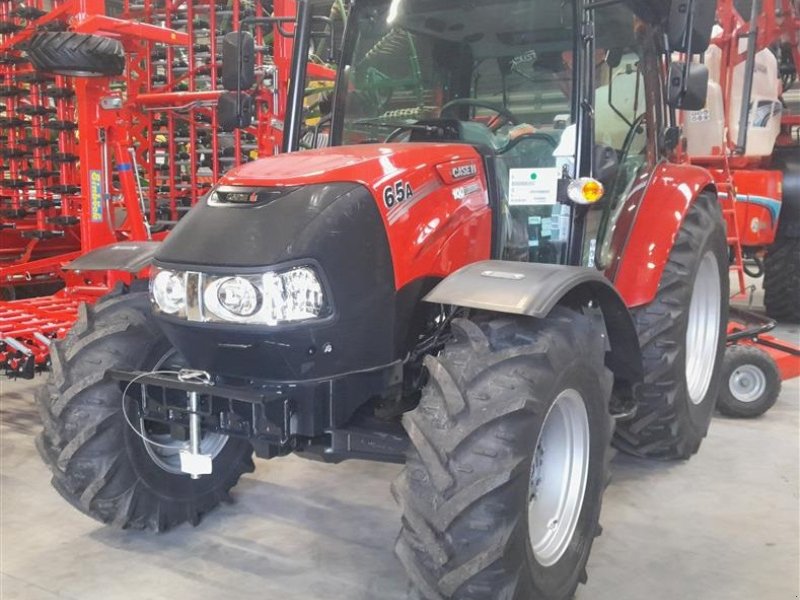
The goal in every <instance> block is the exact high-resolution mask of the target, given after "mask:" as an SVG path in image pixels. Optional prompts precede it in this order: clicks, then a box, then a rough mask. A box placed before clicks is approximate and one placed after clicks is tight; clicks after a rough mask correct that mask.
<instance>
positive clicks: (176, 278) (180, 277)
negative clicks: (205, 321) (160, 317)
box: [150, 269, 186, 315]
mask: <svg viewBox="0 0 800 600" xmlns="http://www.w3.org/2000/svg"><path fill="white" fill-rule="evenodd" d="M150 296H151V298H152V299H153V302H155V304H156V306H157V307H158V310H160V311H161V312H163V313H166V314H168V315H181V314H183V313H184V312H185V310H186V273H183V272H179V271H169V270H166V269H159V270H157V271H156V272H155V274H154V276H153V277H152V279H151V280H150Z"/></svg>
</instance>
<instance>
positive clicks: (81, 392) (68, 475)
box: [37, 290, 253, 531]
mask: <svg viewBox="0 0 800 600" xmlns="http://www.w3.org/2000/svg"><path fill="white" fill-rule="evenodd" d="M168 354H169V344H168V343H167V342H166V338H165V337H164V336H163V334H162V333H161V331H160V329H159V328H158V326H157V324H156V323H155V322H154V319H153V317H152V316H151V313H150V305H149V299H148V295H147V293H146V292H143V293H124V292H123V290H117V291H116V292H115V293H112V294H111V295H110V296H107V297H106V298H104V299H101V300H100V301H99V302H98V303H97V304H96V305H95V306H94V307H86V306H85V305H84V306H83V307H82V308H81V312H80V316H79V319H78V321H77V322H76V323H75V326H74V327H73V329H72V330H71V331H70V333H69V335H68V336H67V337H66V338H65V339H64V340H63V341H62V342H56V343H54V345H53V348H52V349H51V359H52V372H51V374H50V376H49V379H48V381H47V383H46V385H45V386H43V387H42V388H41V389H40V390H39V391H38V393H37V403H38V407H39V413H40V415H41V417H42V422H43V425H44V430H43V431H42V433H41V435H40V436H39V438H38V439H37V447H38V449H39V452H40V454H41V455H42V458H43V459H44V461H45V463H47V465H48V466H49V467H50V469H51V471H52V473H53V478H52V484H53V487H55V489H56V490H57V491H58V492H59V493H60V494H61V495H62V496H63V497H64V498H65V499H66V500H67V501H68V502H69V503H70V504H72V505H73V506H74V507H75V508H77V509H78V510H80V511H81V512H83V513H85V514H87V515H89V516H90V517H92V518H94V519H96V520H98V521H101V522H102V523H111V524H113V525H114V526H116V527H119V528H132V529H151V530H153V531H164V530H167V529H170V528H172V527H175V526H176V525H179V524H181V523H183V522H185V521H189V522H191V523H192V524H197V523H199V521H200V519H201V517H202V516H203V515H204V514H206V513H208V512H209V511H210V510H212V509H213V508H215V507H216V506H217V505H218V504H219V503H220V502H221V501H223V500H227V499H228V498H229V496H228V491H229V490H230V489H231V488H232V487H233V486H234V485H235V484H236V482H237V481H238V479H239V477H240V476H241V474H242V473H245V472H249V471H252V470H253V462H252V459H251V455H252V448H251V447H250V444H249V443H247V442H246V441H243V440H239V439H235V438H228V439H227V441H225V443H224V444H216V446H219V447H216V448H215V449H214V452H215V456H214V459H213V472H212V474H211V475H206V476H203V477H201V478H200V479H196V480H193V479H191V478H190V477H189V476H188V475H185V474H183V473H180V472H176V470H175V469H172V470H170V469H169V466H170V464H174V458H175V456H174V454H172V453H171V452H169V450H168V449H161V451H160V453H159V452H157V448H156V446H154V445H152V444H149V443H147V442H145V441H143V440H142V438H141V437H139V435H137V433H136V432H134V431H133V430H132V428H131V427H130V426H129V425H128V423H126V421H125V416H124V415H123V408H122V406H123V401H122V388H121V386H120V383H119V382H117V381H114V380H112V379H111V378H110V377H108V376H107V375H106V371H107V370H108V369H112V368H113V369H123V370H150V369H151V368H153V367H154V366H156V365H157V364H158V360H159V359H160V358H161V357H164V356H167V355H168ZM126 405H127V408H128V415H129V418H133V417H132V415H134V414H135V411H134V410H133V403H126ZM134 422H135V423H140V422H139V421H134ZM141 426H143V424H141ZM163 437H164V438H165V439H162V440H160V441H166V440H167V439H168V436H163ZM149 439H153V438H149ZM212 445H214V444H212ZM202 447H203V444H202V443H201V448H202Z"/></svg>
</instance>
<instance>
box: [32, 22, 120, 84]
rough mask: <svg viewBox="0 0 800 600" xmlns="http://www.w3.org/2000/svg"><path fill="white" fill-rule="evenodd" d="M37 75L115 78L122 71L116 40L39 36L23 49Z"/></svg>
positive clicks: (52, 34) (71, 35) (67, 33)
mask: <svg viewBox="0 0 800 600" xmlns="http://www.w3.org/2000/svg"><path fill="white" fill-rule="evenodd" d="M25 52H26V53H27V54H28V58H30V61H31V63H33V66H34V67H35V68H36V69H37V70H38V71H47V72H49V73H58V74H59V75H69V76H78V77H115V76H117V75H122V73H123V72H124V71H125V52H124V50H123V48H122V44H121V43H120V42H119V40H114V39H111V38H107V37H102V36H99V35H87V34H82V33H72V32H70V31H63V32H60V31H59V32H43V33H37V34H36V35H34V36H33V37H32V38H31V40H30V42H28V46H27V47H26V48H25Z"/></svg>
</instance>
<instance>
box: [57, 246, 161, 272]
mask: <svg viewBox="0 0 800 600" xmlns="http://www.w3.org/2000/svg"><path fill="white" fill-rule="evenodd" d="M160 246H161V242H117V243H116V244H109V245H108V246H103V247H102V248H97V249H96V250H92V251H91V252H87V253H86V254H84V255H83V256H81V257H80V258H76V259H75V260H73V261H72V262H70V263H67V265H65V266H64V269H65V270H67V271H123V272H125V273H138V272H139V271H141V270H142V269H144V268H145V267H147V266H148V265H150V263H151V262H152V260H153V257H154V256H155V254H156V252H157V251H158V249H159V247H160Z"/></svg>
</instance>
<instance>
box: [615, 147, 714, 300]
mask: <svg viewBox="0 0 800 600" xmlns="http://www.w3.org/2000/svg"><path fill="white" fill-rule="evenodd" d="M706 190H708V191H710V192H712V193H713V194H714V197H715V198H716V188H715V186H714V180H713V178H712V177H711V174H710V173H709V172H708V171H706V170H705V169H702V168H700V167H695V166H690V165H676V164H671V163H661V164H660V165H658V166H657V167H656V168H655V170H654V172H653V174H652V176H651V177H650V180H649V182H648V184H647V187H646V190H645V191H644V193H643V194H640V195H635V196H633V195H632V196H631V198H629V202H630V206H629V207H628V208H626V209H624V210H623V211H622V214H623V215H625V214H626V213H627V214H630V213H631V212H633V214H635V217H634V218H633V219H627V218H622V217H621V218H620V222H618V223H617V226H616V228H615V231H614V232H613V238H612V241H611V253H612V256H613V262H612V264H611V266H610V267H609V268H608V270H607V271H606V275H608V277H609V279H611V280H612V281H613V282H614V286H615V287H616V289H617V291H618V292H619V294H620V296H622V299H623V300H624V301H625V304H626V305H627V306H628V307H631V308H632V307H636V306H643V305H645V304H649V303H650V302H652V301H653V300H654V299H655V297H656V293H657V292H658V286H659V284H660V283H661V275H662V274H663V272H664V267H666V265H667V261H668V260H669V254H670V252H671V251H672V247H673V245H674V244H675V240H676V239H677V237H678V232H679V231H680V228H681V225H682V224H683V219H684V218H685V217H686V213H687V212H688V211H689V207H690V206H691V205H692V203H693V202H694V201H695V199H696V198H697V196H698V195H699V194H700V193H702V192H703V191H706Z"/></svg>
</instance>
